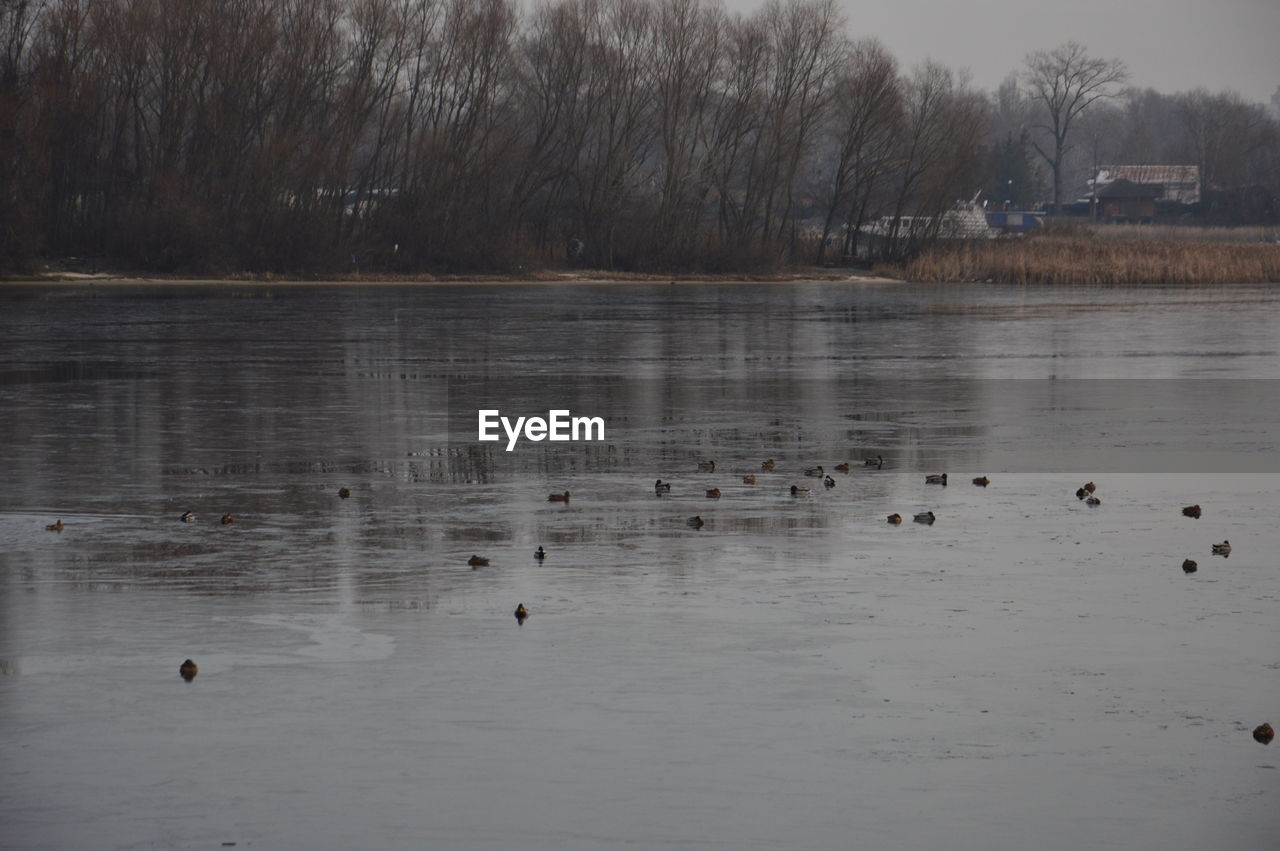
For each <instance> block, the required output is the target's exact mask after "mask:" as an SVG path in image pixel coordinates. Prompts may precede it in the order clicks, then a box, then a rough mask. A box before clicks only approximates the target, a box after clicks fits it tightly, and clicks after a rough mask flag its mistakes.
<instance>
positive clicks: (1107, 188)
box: [1097, 178, 1160, 223]
mask: <svg viewBox="0 0 1280 851" xmlns="http://www.w3.org/2000/svg"><path fill="white" fill-rule="evenodd" d="M1159 194H1160V189H1159V187H1158V186H1156V185H1154V184H1150V183H1134V182H1133V181H1132V180H1125V179H1123V178H1121V179H1119V180H1112V181H1110V182H1108V183H1107V184H1106V185H1104V186H1102V187H1100V188H1099V189H1098V190H1097V202H1098V210H1097V216H1098V220H1099V221H1103V222H1143V223H1146V222H1151V221H1154V220H1155V217H1156V199H1157V198H1158V197H1159Z"/></svg>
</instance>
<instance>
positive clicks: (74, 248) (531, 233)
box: [0, 0, 1274, 272]
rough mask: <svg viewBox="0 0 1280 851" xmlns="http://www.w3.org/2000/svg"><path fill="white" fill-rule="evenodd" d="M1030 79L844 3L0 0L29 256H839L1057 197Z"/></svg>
mask: <svg viewBox="0 0 1280 851" xmlns="http://www.w3.org/2000/svg"><path fill="white" fill-rule="evenodd" d="M1028 63H1029V68H1028V71H1030V58H1029V60H1028ZM1027 79H1030V78H1029V77H1028V78H1027ZM1120 81H1121V80H1120V79H1118V78H1117V79H1111V80H1107V81H1105V82H1106V83H1107V85H1106V86H1104V87H1103V90H1102V91H1101V92H1100V93H1099V94H1100V96H1102V97H1106V98H1110V97H1111V96H1112V95H1113V94H1114V92H1113V90H1112V89H1113V85H1112V84H1115V83H1118V82H1120ZM1014 89H1015V91H1014V92H1013V93H1012V94H1011V93H1010V92H1008V91H1004V90H1003V89H1002V91H1001V92H998V93H997V94H996V95H995V96H989V95H987V94H985V93H982V92H979V91H977V90H975V89H973V88H972V87H970V86H969V85H968V83H967V81H966V79H965V77H964V76H963V75H962V74H957V73H955V72H953V71H952V70H951V69H948V68H945V67H943V66H940V65H937V64H933V63H925V64H923V65H921V66H918V67H915V68H911V69H902V68H900V67H899V65H898V63H897V62H896V60H895V59H894V57H893V56H892V55H890V54H889V53H888V51H887V50H886V49H885V48H884V47H883V46H882V45H881V44H880V43H879V42H877V41H875V40H874V39H858V38H854V37H853V36H852V35H851V34H850V33H849V32H848V28H847V26H846V24H845V22H844V20H843V19H842V18H841V16H840V14H839V13H838V10H837V7H836V4H835V2H834V0H768V2H766V3H765V5H764V6H762V7H761V8H760V9H759V10H758V11H756V12H754V13H752V14H750V15H739V14H730V13H728V12H727V11H725V10H724V9H723V7H721V6H719V5H718V4H715V3H713V2H705V1H704V0H546V2H541V3H539V4H538V5H535V6H533V7H531V8H529V9H527V10H526V9H524V8H523V7H522V6H521V5H519V3H518V0H184V2H181V3H175V2H168V1H167V0H48V2H37V0H0V204H3V216H2V217H0V268H15V267H18V266H21V265H23V264H30V263H33V262H35V260H36V259H37V258H39V257H42V256H43V257H65V256H68V255H76V256H92V257H100V258H104V259H105V260H108V261H111V262H117V263H122V264H128V265H134V266H137V267H142V268H147V269H152V270H158V271H175V272H181V271H234V270H241V269H247V270H256V271H280V272H325V271H329V272H332V271H340V270H345V269H349V268H351V267H352V266H353V265H354V266H356V267H358V268H360V269H361V270H362V271H363V270H369V269H373V270H381V271H388V272H412V271H423V270H431V271H474V270H484V269H492V270H516V269H520V268H531V267H538V266H544V265H548V264H554V263H562V262H573V263H579V264H582V265H584V266H590V267H597V268H629V269H637V270H646V269H648V270H659V269H662V270H665V269H677V268H678V269H701V270H706V271H735V270H736V271H741V270H745V269H749V268H754V267H759V266H772V265H776V264H780V263H795V262H803V263H810V262H827V261H833V260H837V259H838V258H840V257H847V256H850V255H851V254H853V253H854V252H855V249H861V250H863V251H865V250H866V246H865V245H864V244H862V243H861V242H860V241H859V240H858V238H857V235H858V234H859V233H860V232H865V231H866V229H867V226H868V225H869V223H871V222H873V221H875V220H877V219H879V218H880V217H882V216H891V217H894V220H895V221H896V220H900V219H901V217H904V216H922V217H930V216H931V217H934V219H935V220H936V219H937V217H938V214H939V213H940V212H941V211H943V210H946V209H947V208H949V207H950V206H951V205H952V204H953V203H954V202H955V201H956V199H958V198H961V197H968V196H970V195H972V194H973V190H974V189H975V188H976V187H977V186H979V185H982V184H983V183H984V181H985V182H987V183H991V182H993V181H994V180H995V179H996V178H994V177H993V175H996V174H997V173H1003V172H1002V171H1001V170H1002V169H1004V170H1008V169H1010V168H1015V169H1016V167H1017V162H1016V161H1017V159H1018V158H1022V159H1023V163H1022V165H1023V167H1024V169H1025V170H1026V173H1027V176H1026V178H1025V180H1023V181H1022V182H1023V183H1024V184H1025V185H1023V186H1020V187H1019V188H1020V189H1022V190H1024V191H1026V192H1028V193H1030V192H1033V191H1041V190H1040V189H1037V188H1035V187H1033V186H1032V184H1033V183H1034V182H1036V181H1038V180H1040V179H1041V174H1042V167H1043V165H1044V163H1032V162H1030V161H1029V160H1028V159H1027V157H1028V151H1029V150H1031V149H1030V148H1029V147H1028V146H1029V145H1031V144H1032V142H1033V141H1035V134H1036V133H1038V132H1040V131H1038V130H1036V129H1035V124H1036V122H1033V121H1021V120H1020V119H1018V118H1017V117H1016V116H1014V117H1012V118H1011V117H1010V116H1011V115H1012V112H1013V111H1016V110H1013V107H1012V106H1009V104H1008V103H1005V101H1010V102H1013V101H1016V102H1017V105H1018V106H1017V108H1018V109H1025V110H1028V111H1029V112H1028V114H1030V112H1034V108H1035V105H1036V101H1035V94H1034V92H1033V91H1032V89H1031V88H1030V87H1029V85H1028V87H1027V88H1025V89H1019V88H1018V86H1017V85H1015V86H1014ZM1002 97H1003V98H1004V101H1002V100H1001V98H1002ZM1002 110H1003V111H1002ZM1092 111H1097V110H1090V111H1089V112H1084V113H1081V114H1080V115H1078V116H1073V118H1077V119H1078V120H1077V122H1076V127H1077V128H1079V127H1081V126H1084V119H1085V117H1087V116H1088V115H1089V114H1090V112H1092ZM1006 113H1007V114H1006ZM1273 125H1274V122H1273ZM1015 126H1016V128H1017V129H1016V130H1015V129H1013V128H1014V127H1015ZM1216 126H1220V125H1217V124H1212V123H1211V124H1210V125H1207V126H1206V127H1205V128H1204V131H1203V133H1202V136H1203V137H1204V141H1203V144H1202V148H1203V149H1204V154H1203V155H1204V156H1205V157H1206V158H1208V159H1213V161H1214V162H1218V161H1219V160H1221V161H1223V162H1225V161H1226V159H1227V158H1229V154H1227V153H1225V149H1224V148H1223V147H1222V146H1223V144H1225V141H1230V138H1234V137H1230V138H1228V139H1225V140H1218V141H1214V140H1210V139H1209V138H1208V136H1209V135H1211V133H1210V131H1211V130H1212V129H1213V128H1214V127H1216ZM1272 129H1274V127H1272ZM1073 132H1075V134H1076V136H1075V137H1074V139H1073V138H1067V139H1066V140H1065V142H1068V143H1069V142H1073V141H1074V142H1075V143H1076V144H1075V145H1074V147H1073V146H1072V145H1071V144H1065V145H1064V146H1063V147H1064V150H1060V151H1059V159H1060V160H1061V161H1062V167H1063V168H1068V167H1069V162H1068V155H1069V154H1071V153H1072V151H1073V150H1074V151H1075V152H1076V153H1078V151H1079V149H1080V148H1081V144H1079V142H1080V140H1081V139H1085V138H1087V137H1088V134H1087V132H1085V131H1082V130H1079V129H1077V130H1075V131H1073ZM1219 135H1222V134H1219ZM1215 139H1217V137H1215ZM1215 144H1216V145H1217V147H1213V146H1214V145H1215ZM1211 149H1212V150H1211ZM1259 156H1261V155H1259ZM1215 157H1216V158H1217V159H1214V158H1215ZM1208 159H1207V160H1206V161H1208ZM1224 167H1225V166H1224ZM1010 180H1012V178H1011V179H1010ZM1061 181H1062V177H1061V175H1060V176H1059V180H1058V181H1055V185H1057V184H1060V183H1061ZM928 236H929V233H928V228H927V227H926V228H925V229H924V230H923V231H922V230H918V229H912V230H907V229H903V230H902V231H901V232H897V231H896V230H895V232H893V233H890V234H887V235H886V238H883V239H880V240H879V241H878V242H877V243H876V247H875V251H876V252H877V253H878V254H879V255H880V256H886V257H899V256H904V255H906V254H909V253H911V252H912V251H913V250H914V248H915V247H916V246H917V245H918V244H919V242H920V240H922V239H927V238H928Z"/></svg>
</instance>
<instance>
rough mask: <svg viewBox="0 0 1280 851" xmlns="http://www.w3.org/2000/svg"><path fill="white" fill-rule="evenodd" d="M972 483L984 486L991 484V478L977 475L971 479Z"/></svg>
mask: <svg viewBox="0 0 1280 851" xmlns="http://www.w3.org/2000/svg"><path fill="white" fill-rule="evenodd" d="M973 483H974V484H975V485H977V486H978V487H980V488H985V487H986V486H987V485H989V484H991V480H990V479H988V478H987V477H986V476H978V478H976V479H974V480H973Z"/></svg>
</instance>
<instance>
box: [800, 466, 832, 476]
mask: <svg viewBox="0 0 1280 851" xmlns="http://www.w3.org/2000/svg"><path fill="white" fill-rule="evenodd" d="M804 474H805V475H806V476H816V477H817V478H822V477H823V476H825V475H826V474H827V471H826V470H824V469H822V467H821V465H819V466H817V467H810V468H809V469H807V470H805V471H804Z"/></svg>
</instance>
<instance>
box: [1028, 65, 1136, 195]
mask: <svg viewBox="0 0 1280 851" xmlns="http://www.w3.org/2000/svg"><path fill="white" fill-rule="evenodd" d="M1128 76H1129V75H1128V71H1127V70H1126V69H1125V66H1124V63H1123V62H1121V61H1120V60H1119V59H1095V58H1093V57H1091V56H1089V55H1088V53H1086V52H1085V49H1084V46H1083V45H1081V44H1078V43H1076V42H1074V41H1068V42H1067V43H1066V44H1063V45H1061V46H1060V47H1057V48H1054V49H1053V50H1050V51H1044V50H1038V51H1036V52H1035V53H1032V54H1030V55H1028V56H1027V58H1026V81H1027V87H1028V89H1029V90H1030V96H1031V99H1032V100H1033V101H1034V102H1035V104H1036V106H1037V109H1036V113H1037V121H1036V123H1035V125H1034V129H1035V130H1037V131H1039V138H1038V139H1037V138H1034V137H1033V139H1032V144H1034V145H1035V149H1036V151H1037V152H1038V153H1039V154H1040V156H1042V157H1043V158H1044V160H1045V162H1046V163H1048V164H1049V169H1050V170H1051V171H1052V172H1053V206H1054V210H1055V212H1056V211H1057V210H1058V209H1059V208H1060V206H1061V204H1062V167H1063V162H1064V158H1065V156H1066V154H1067V153H1068V151H1069V150H1070V148H1071V131H1072V128H1073V126H1074V124H1075V121H1076V119H1077V118H1079V117H1080V115H1081V114H1082V113H1083V112H1085V111H1086V110H1087V109H1088V108H1089V107H1090V106H1092V105H1093V104H1094V103H1096V102H1097V101H1099V100H1102V99H1104V98H1109V97H1112V96H1113V95H1114V93H1115V92H1114V89H1115V87H1116V86H1118V85H1120V84H1122V83H1123V82H1124V81H1125V80H1127V79H1128Z"/></svg>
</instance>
